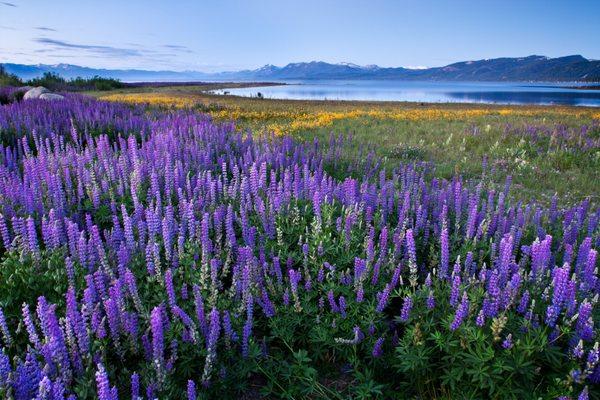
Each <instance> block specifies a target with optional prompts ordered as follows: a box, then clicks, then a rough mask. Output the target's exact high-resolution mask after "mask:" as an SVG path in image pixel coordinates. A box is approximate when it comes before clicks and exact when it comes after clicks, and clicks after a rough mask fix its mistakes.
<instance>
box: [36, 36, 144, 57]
mask: <svg viewBox="0 0 600 400" xmlns="http://www.w3.org/2000/svg"><path fill="white" fill-rule="evenodd" d="M34 41H35V42H36V43H39V44H43V45H47V46H50V47H52V48H54V49H65V50H81V51H86V52H88V53H92V54H98V55H102V56H105V57H141V56H143V55H144V54H143V52H142V51H140V50H135V49H127V48H122V47H113V46H102V45H90V44H78V43H71V42H65V41H63V40H56V39H50V38H44V37H41V38H36V39H34Z"/></svg>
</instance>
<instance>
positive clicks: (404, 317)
mask: <svg viewBox="0 0 600 400" xmlns="http://www.w3.org/2000/svg"><path fill="white" fill-rule="evenodd" d="M412 307H413V299H412V297H410V296H406V297H405V298H404V303H402V310H401V311H400V321H402V322H406V321H408V319H409V318H410V311H411V310H412Z"/></svg>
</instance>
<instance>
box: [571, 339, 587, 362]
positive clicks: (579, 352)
mask: <svg viewBox="0 0 600 400" xmlns="http://www.w3.org/2000/svg"><path fill="white" fill-rule="evenodd" d="M583 353H584V350H583V340H580V341H579V342H577V345H576V346H575V347H573V350H572V351H571V354H572V355H573V357H575V358H576V359H579V358H581V357H583Z"/></svg>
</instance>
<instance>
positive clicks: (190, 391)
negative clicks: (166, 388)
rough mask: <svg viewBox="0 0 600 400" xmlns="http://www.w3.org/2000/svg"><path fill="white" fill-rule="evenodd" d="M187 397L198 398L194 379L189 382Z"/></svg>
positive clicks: (189, 398)
mask: <svg viewBox="0 0 600 400" xmlns="http://www.w3.org/2000/svg"><path fill="white" fill-rule="evenodd" d="M187 399H188V400H196V384H195V383H194V381H192V380H188V382H187Z"/></svg>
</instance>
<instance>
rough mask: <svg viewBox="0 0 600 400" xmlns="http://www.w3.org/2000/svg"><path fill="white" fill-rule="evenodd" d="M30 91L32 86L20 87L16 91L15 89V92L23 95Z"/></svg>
mask: <svg viewBox="0 0 600 400" xmlns="http://www.w3.org/2000/svg"><path fill="white" fill-rule="evenodd" d="M31 89H33V86H21V87H18V88H17V89H15V92H23V93H25V92H28V91H30V90H31Z"/></svg>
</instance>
